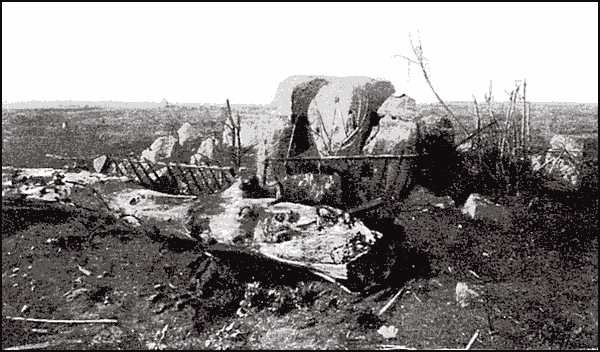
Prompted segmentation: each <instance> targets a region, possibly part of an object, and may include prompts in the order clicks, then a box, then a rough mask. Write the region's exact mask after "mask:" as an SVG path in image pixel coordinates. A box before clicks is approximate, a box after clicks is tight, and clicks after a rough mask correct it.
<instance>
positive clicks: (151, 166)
mask: <svg viewBox="0 0 600 352" xmlns="http://www.w3.org/2000/svg"><path fill="white" fill-rule="evenodd" d="M143 162H144V163H146V165H148V168H149V169H150V171H152V173H153V174H154V177H156V180H155V181H157V182H158V179H159V178H160V176H159V175H158V173H157V172H156V170H154V165H153V164H152V163H151V162H150V161H148V160H145V161H143Z"/></svg>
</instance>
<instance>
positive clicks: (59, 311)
mask: <svg viewBox="0 0 600 352" xmlns="http://www.w3.org/2000/svg"><path fill="white" fill-rule="evenodd" d="M427 197H428V195H427V193H426V192H421V193H419V192H414V193H413V195H412V196H411V198H409V200H407V202H406V204H405V206H404V207H403V209H404V211H403V212H400V213H398V214H396V215H397V216H396V218H395V219H389V220H385V219H379V218H377V219H374V217H375V215H374V214H365V215H364V216H365V223H366V224H367V226H371V227H372V228H373V229H376V230H380V231H385V232H386V234H387V235H388V236H400V237H402V239H403V243H405V248H404V249H403V255H402V258H401V260H400V261H399V263H400V265H398V266H396V267H393V268H388V270H390V271H392V272H393V275H390V281H389V282H388V283H387V284H386V285H383V286H378V287H372V288H371V289H370V290H367V291H366V292H363V293H356V294H348V293H346V292H344V291H343V290H341V289H340V288H339V287H338V286H336V285H335V284H332V283H329V282H325V281H323V280H321V279H320V278H318V277H314V276H312V275H310V274H308V273H303V272H298V271H296V270H290V269H289V268H286V267H283V266H278V265H275V264H273V263H272V262H269V261H265V260H264V259H260V258H256V257H252V256H250V255H245V254H243V253H234V252H228V253H218V255H216V253H215V255H213V256H210V255H208V254H206V253H205V252H204V249H203V248H201V247H199V246H197V245H196V242H194V241H192V240H187V239H184V238H181V236H178V235H176V234H174V233H169V229H168V227H165V226H163V227H157V226H155V225H152V224H147V225H145V226H142V227H133V226H131V225H130V224H128V223H127V222H126V221H124V220H116V219H114V218H112V217H110V216H108V214H106V213H103V212H101V211H90V210H84V209H77V210H75V211H74V210H68V209H67V210H65V209H50V210H46V211H45V212H44V211H42V212H36V213H35V214H30V213H27V214H25V213H22V212H20V211H18V212H10V211H8V210H7V209H4V207H3V210H2V213H3V221H2V223H3V226H2V227H3V228H2V347H3V348H7V347H11V346H17V345H24V344H34V343H46V342H49V343H51V344H50V345H46V346H48V347H50V348H65V349H105V348H110V349H153V348H169V349H175V348H184V349H223V348H243V349H263V348H264V349H271V348H281V349H283V348H286V349H288V348H305V349H343V348H352V349H359V348H370V349H377V348H383V346H384V345H402V346H406V347H411V348H463V347H465V346H466V345H467V343H468V342H469V340H470V339H471V337H472V336H473V334H474V333H475V332H476V331H478V336H477V338H476V339H475V341H474V343H473V345H472V347H473V348H493V349H500V348H508V349H514V348H527V349H529V348H534V349H535V348H544V349H545V348H589V347H597V346H598V338H597V336H598V289H597V287H598V283H597V280H598V239H597V233H598V223H597V220H596V215H597V211H598V203H597V201H596V202H592V203H591V204H589V205H586V206H581V205H577V203H575V204H564V203H562V202H558V201H557V200H555V199H552V198H544V197H538V198H537V200H536V201H533V202H532V199H534V198H533V197H528V196H521V197H513V198H510V199H508V198H507V199H503V200H499V201H502V202H503V203H504V204H505V205H506V206H507V208H508V209H509V210H510V212H511V214H512V219H511V220H510V223H502V224H496V223H489V222H483V221H473V220H468V219H466V218H465V217H464V215H462V214H461V213H460V210H458V209H456V208H452V207H450V208H445V209H440V208H437V207H436V206H433V205H432V204H430V203H431V202H429V201H428V199H427ZM22 217H24V218H26V219H28V221H27V223H22V222H21V218H22ZM369 217H370V218H369ZM57 219H59V220H60V221H57ZM9 223H12V224H13V226H9V227H5V224H9ZM17 225H18V226H17ZM458 282H465V283H467V285H468V286H469V287H470V288H472V289H473V290H475V291H476V292H478V293H479V296H478V297H475V298H473V299H472V300H471V302H470V304H469V305H468V306H467V307H464V308H462V307H461V306H460V305H458V304H457V302H456V300H455V288H456V284H457V283H458ZM401 288H404V290H403V293H402V294H401V295H400V297H399V298H398V299H397V300H396V301H395V302H394V304H392V305H391V306H390V308H389V309H388V310H387V311H385V313H383V314H381V315H378V314H377V313H378V311H379V310H380V309H381V308H382V307H383V306H384V305H385V304H386V303H387V302H388V301H389V299H390V298H391V297H392V296H393V295H394V294H396V293H397V292H398V290H399V289H401ZM15 316H17V317H30V318H46V319H107V318H112V319H116V320H117V321H118V323H117V324H77V325H68V324H48V323H32V322H23V321H13V320H10V319H8V317H15ZM384 325H386V326H389V325H392V326H394V327H396V328H397V329H398V332H397V334H396V336H395V337H391V338H384V337H383V336H382V335H381V334H379V333H377V330H378V329H379V328H380V327H382V326H384Z"/></svg>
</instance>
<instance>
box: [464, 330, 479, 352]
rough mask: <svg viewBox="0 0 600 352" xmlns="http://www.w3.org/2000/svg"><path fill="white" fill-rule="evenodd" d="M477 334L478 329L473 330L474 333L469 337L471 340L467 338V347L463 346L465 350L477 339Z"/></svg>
mask: <svg viewBox="0 0 600 352" xmlns="http://www.w3.org/2000/svg"><path fill="white" fill-rule="evenodd" d="M477 336H479V329H477V331H475V333H474V334H473V337H471V340H469V343H468V344H467V347H465V350H469V349H471V346H473V343H474V342H475V340H476V339H477Z"/></svg>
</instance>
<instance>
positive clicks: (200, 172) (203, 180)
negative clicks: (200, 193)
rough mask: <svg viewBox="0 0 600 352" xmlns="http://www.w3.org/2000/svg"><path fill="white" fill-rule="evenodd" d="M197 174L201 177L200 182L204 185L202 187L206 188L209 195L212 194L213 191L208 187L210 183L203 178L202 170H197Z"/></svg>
mask: <svg viewBox="0 0 600 352" xmlns="http://www.w3.org/2000/svg"><path fill="white" fill-rule="evenodd" d="M197 172H198V173H199V174H200V176H201V177H202V182H203V183H204V185H205V186H206V189H207V190H209V191H210V193H214V192H215V190H214V189H213V188H212V187H211V186H210V182H208V180H207V179H206V177H204V172H203V171H202V170H197Z"/></svg>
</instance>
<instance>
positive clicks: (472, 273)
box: [467, 252, 485, 280]
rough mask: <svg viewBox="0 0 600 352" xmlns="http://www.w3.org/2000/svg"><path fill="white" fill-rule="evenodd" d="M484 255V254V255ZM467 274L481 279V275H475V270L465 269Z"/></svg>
mask: <svg viewBox="0 0 600 352" xmlns="http://www.w3.org/2000/svg"><path fill="white" fill-rule="evenodd" d="M484 253H485V252H484ZM484 256H485V255H484ZM467 272H468V273H469V274H471V275H473V276H475V277H476V278H478V279H479V280H481V276H479V275H477V273H476V272H474V271H473V270H468V271H467Z"/></svg>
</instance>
